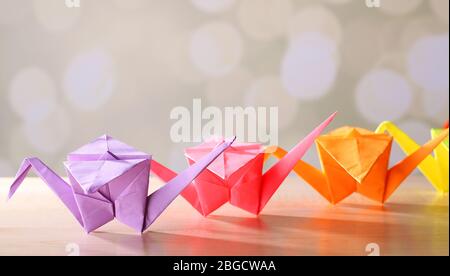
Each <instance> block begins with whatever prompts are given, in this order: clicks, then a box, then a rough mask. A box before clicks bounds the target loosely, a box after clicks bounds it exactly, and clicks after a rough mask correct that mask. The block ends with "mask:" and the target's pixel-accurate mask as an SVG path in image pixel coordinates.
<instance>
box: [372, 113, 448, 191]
mask: <svg viewBox="0 0 450 276" xmlns="http://www.w3.org/2000/svg"><path fill="white" fill-rule="evenodd" d="M446 126H447V124H446V125H445V126H444V127H446ZM447 128H448V126H447ZM444 131H445V128H434V129H432V130H431V137H432V138H435V137H437V136H439V135H440V134H441V133H443V132H444ZM375 132H376V133H384V132H387V133H389V134H390V135H392V136H393V137H394V139H395V141H396V142H397V143H398V144H399V145H400V148H401V149H402V150H403V151H404V152H405V153H406V154H411V153H413V152H414V151H416V150H417V149H418V148H420V146H419V145H418V144H417V143H416V142H415V141H414V140H413V139H412V138H410V137H409V136H408V135H407V134H406V133H405V132H403V131H402V130H401V129H400V128H398V127H397V126H396V125H395V124H394V123H392V122H383V123H381V124H380V126H379V127H378V128H377V130H376V131H375ZM448 156H449V151H448V137H447V139H446V140H445V141H443V142H442V143H441V144H440V145H439V146H437V147H436V149H435V150H434V157H433V156H431V155H429V156H428V157H427V158H425V160H423V161H422V163H420V165H419V170H420V171H421V172H422V173H423V175H424V176H425V177H426V178H427V179H428V181H430V183H431V184H432V185H433V186H434V188H435V189H436V190H437V191H439V192H441V193H448V188H449V187H448V186H449V157H448Z"/></svg>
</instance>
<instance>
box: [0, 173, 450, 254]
mask: <svg viewBox="0 0 450 276" xmlns="http://www.w3.org/2000/svg"><path fill="white" fill-rule="evenodd" d="M10 183H11V179H8V178H3V179H0V197H1V198H6V196H7V194H8V189H9V185H10ZM158 184H160V183H158V180H156V179H152V180H151V186H152V187H158ZM448 223H449V216H448V195H439V194H437V193H436V192H434V190H433V188H432V187H431V186H430V185H429V184H427V182H426V180H425V179H424V178H423V177H421V176H412V177H410V178H409V179H408V180H407V181H406V182H405V183H403V185H402V186H401V187H400V189H399V190H398V191H397V192H396V193H395V194H394V196H393V197H392V198H391V199H390V201H389V202H388V203H386V204H385V205H384V206H381V205H379V204H377V203H374V202H372V201H370V200H367V199H365V198H363V197H362V196H360V195H358V194H355V195H352V196H351V197H349V198H347V199H346V200H345V201H344V202H342V203H341V204H339V205H337V206H331V205H329V204H328V203H327V202H326V201H325V200H323V199H322V198H321V197H320V196H319V195H318V194H317V193H315V192H314V191H313V190H312V188H311V187H310V186H308V185H307V184H305V183H304V182H302V181H301V180H300V179H298V178H296V177H295V176H292V177H290V178H289V179H288V180H286V181H285V183H284V184H283V185H282V186H281V188H280V189H279V191H278V192H277V193H276V195H275V196H274V198H272V200H271V201H270V202H269V204H268V205H267V207H266V209H264V211H263V212H262V214H261V215H260V216H259V217H256V216H253V215H251V214H248V213H246V212H244V211H242V210H240V209H238V208H236V207H234V206H230V205H226V206H223V207H222V208H221V209H219V210H217V211H216V212H215V213H213V214H212V215H210V216H209V217H208V218H203V217H202V216H201V215H199V214H198V213H197V211H196V210H194V209H193V208H192V207H191V206H190V205H189V204H188V203H187V202H186V201H185V200H184V199H183V198H181V197H180V198H178V199H177V200H175V202H174V203H173V204H172V205H171V206H170V207H169V208H168V209H167V210H166V212H165V213H164V214H163V215H162V216H161V217H160V218H159V220H157V221H156V222H155V223H154V224H153V225H152V226H151V227H150V228H149V230H147V231H146V232H145V233H144V234H143V235H140V234H137V233H135V232H133V230H132V229H130V228H128V227H127V226H125V225H122V224H120V223H119V222H117V221H113V222H110V223H109V224H107V225H105V226H103V227H101V228H100V229H98V230H97V231H95V232H94V233H91V234H90V235H87V234H85V233H84V232H83V230H82V228H81V227H80V225H78V223H77V222H76V220H75V219H74V218H73V217H72V215H71V214H70V213H69V212H68V211H67V210H66V209H65V207H64V206H63V205H62V204H61V203H60V202H59V200H58V199H57V198H56V197H55V196H54V195H53V193H52V192H51V191H50V189H49V188H48V187H47V186H46V185H45V184H44V183H43V182H42V181H41V180H39V179H37V178H28V179H27V180H26V181H25V182H24V184H23V186H22V187H21V188H20V189H19V190H18V192H17V194H16V195H15V197H14V198H13V199H12V200H10V201H8V202H6V201H5V200H3V199H2V200H0V255H70V254H78V253H79V254H80V255H368V254H369V253H368V251H371V252H375V253H376V251H378V249H379V253H380V254H381V255H447V256H448V255H449V240H448V238H449V226H448ZM371 246H372V248H375V249H373V250H374V251H372V249H370V247H371ZM377 248H378V249H377Z"/></svg>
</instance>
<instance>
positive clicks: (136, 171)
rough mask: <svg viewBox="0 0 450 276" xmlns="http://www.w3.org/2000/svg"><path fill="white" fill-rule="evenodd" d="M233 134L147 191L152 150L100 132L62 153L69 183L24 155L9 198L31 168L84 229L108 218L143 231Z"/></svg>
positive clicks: (106, 220)
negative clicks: (149, 191)
mask: <svg viewBox="0 0 450 276" xmlns="http://www.w3.org/2000/svg"><path fill="white" fill-rule="evenodd" d="M234 139H235V138H233V139H231V140H227V141H224V142H223V143H220V144H218V145H217V147H214V148H211V150H210V151H209V152H207V153H206V154H205V156H204V157H203V158H202V159H201V160H200V161H199V162H198V163H196V164H194V165H192V166H191V167H189V168H187V169H186V170H184V171H183V172H181V173H180V174H179V175H176V176H175V175H174V176H175V177H174V178H173V179H172V180H171V181H170V182H169V183H167V184H166V185H164V186H163V187H162V188H160V189H159V190H157V191H155V192H154V193H152V194H151V195H150V196H147V195H148V186H149V172H150V167H151V162H152V156H151V155H149V154H146V153H143V152H140V151H137V150H136V149H134V148H132V147H130V146H128V145H126V144H124V143H122V142H119V141H117V140H115V139H113V138H111V137H109V136H106V135H105V136H102V137H99V138H98V139H96V140H95V141H93V142H92V143H90V144H87V145H85V146H83V147H81V148H79V149H78V150H76V151H74V152H72V153H70V154H69V155H68V156H67V162H65V163H64V165H65V167H66V170H67V174H68V177H69V181H70V183H71V185H69V184H68V183H67V182H65V181H64V180H63V179H62V178H61V177H59V176H58V175H57V174H56V173H55V172H53V171H52V170H51V169H50V168H48V167H47V166H46V165H45V164H44V163H43V162H42V161H40V160H39V159H38V158H27V159H25V160H24V161H23V163H22V166H21V167H20V170H19V172H18V173H17V175H16V178H15V180H14V182H13V184H12V186H11V189H10V193H9V198H11V197H12V196H13V195H14V193H15V192H16V190H17V189H18V188H19V186H20V184H21V183H22V182H23V180H24V179H25V177H26V175H27V173H28V171H29V170H30V169H31V168H33V169H34V171H35V172H36V174H37V175H38V176H39V177H41V178H42V179H43V180H44V181H45V182H46V183H47V185H48V186H49V187H50V188H51V189H52V190H53V192H55V193H56V195H57V196H58V197H59V198H60V199H61V201H62V202H63V203H64V204H65V205H66V207H67V208H68V209H69V210H70V212H71V213H72V214H73V215H74V216H75V218H76V219H77V220H78V222H79V223H80V224H81V225H82V226H83V228H84V229H85V231H86V232H87V233H90V232H92V231H94V230H95V229H97V228H99V227H100V226H102V225H104V224H106V223H108V222H109V221H111V220H113V219H114V217H115V218H117V220H119V221H120V222H122V223H124V224H126V225H128V226H130V227H132V228H134V229H135V230H136V231H138V232H144V231H145V230H146V229H147V228H148V227H149V226H150V225H151V224H152V223H153V222H154V221H155V219H156V218H158V217H159V215H161V213H162V212H163V211H164V210H165V209H166V208H167V207H168V206H169V204H170V203H171V202H172V201H173V200H174V199H175V198H176V197H177V196H178V195H179V194H180V193H181V192H182V191H183V190H184V189H185V188H186V186H187V185H189V183H191V182H192V181H193V180H194V179H195V178H196V177H197V176H198V175H199V174H200V173H201V172H202V171H203V170H205V169H206V167H208V166H209V165H210V164H211V163H212V162H213V161H214V159H216V158H217V157H218V156H219V155H220V154H221V153H222V152H223V151H224V150H226V149H227V148H228V147H229V146H230V145H231V144H232V143H233V142H234Z"/></svg>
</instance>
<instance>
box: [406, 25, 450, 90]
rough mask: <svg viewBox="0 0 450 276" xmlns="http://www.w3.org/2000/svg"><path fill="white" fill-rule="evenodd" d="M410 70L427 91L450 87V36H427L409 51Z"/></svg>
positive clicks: (416, 81)
mask: <svg viewBox="0 0 450 276" xmlns="http://www.w3.org/2000/svg"><path fill="white" fill-rule="evenodd" d="M408 72H409V75H410V76H411V78H412V79H413V80H414V82H415V83H417V84H418V85H419V86H420V87H422V88H423V89H425V90H427V91H448V89H449V36H448V33H447V34H445V35H439V36H426V37H423V38H421V39H419V40H418V41H416V42H415V43H414V44H413V46H412V47H411V49H410V50H409V52H408Z"/></svg>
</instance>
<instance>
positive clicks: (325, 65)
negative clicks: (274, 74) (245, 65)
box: [281, 33, 339, 100]
mask: <svg viewBox="0 0 450 276" xmlns="http://www.w3.org/2000/svg"><path fill="white" fill-rule="evenodd" d="M338 59H339V56H338V51H337V46H336V43H335V41H333V40H331V39H329V38H328V37H326V36H324V35H322V34H320V33H307V34H303V35H301V36H299V37H297V38H296V39H293V40H291V43H290V46H289V49H288V51H287V52H286V54H285V56H284V58H283V61H282V66H281V78H282V81H283V86H284V87H285V88H286V90H287V91H288V92H289V94H291V95H292V96H295V97H297V98H299V99H303V100H314V99H318V98H321V97H323V96H324V95H326V94H327V92H328V91H329V90H330V89H331V88H332V86H333V85H334V82H335V79H336V75H337V72H338V67H339V65H338V64H339V61H338Z"/></svg>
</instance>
